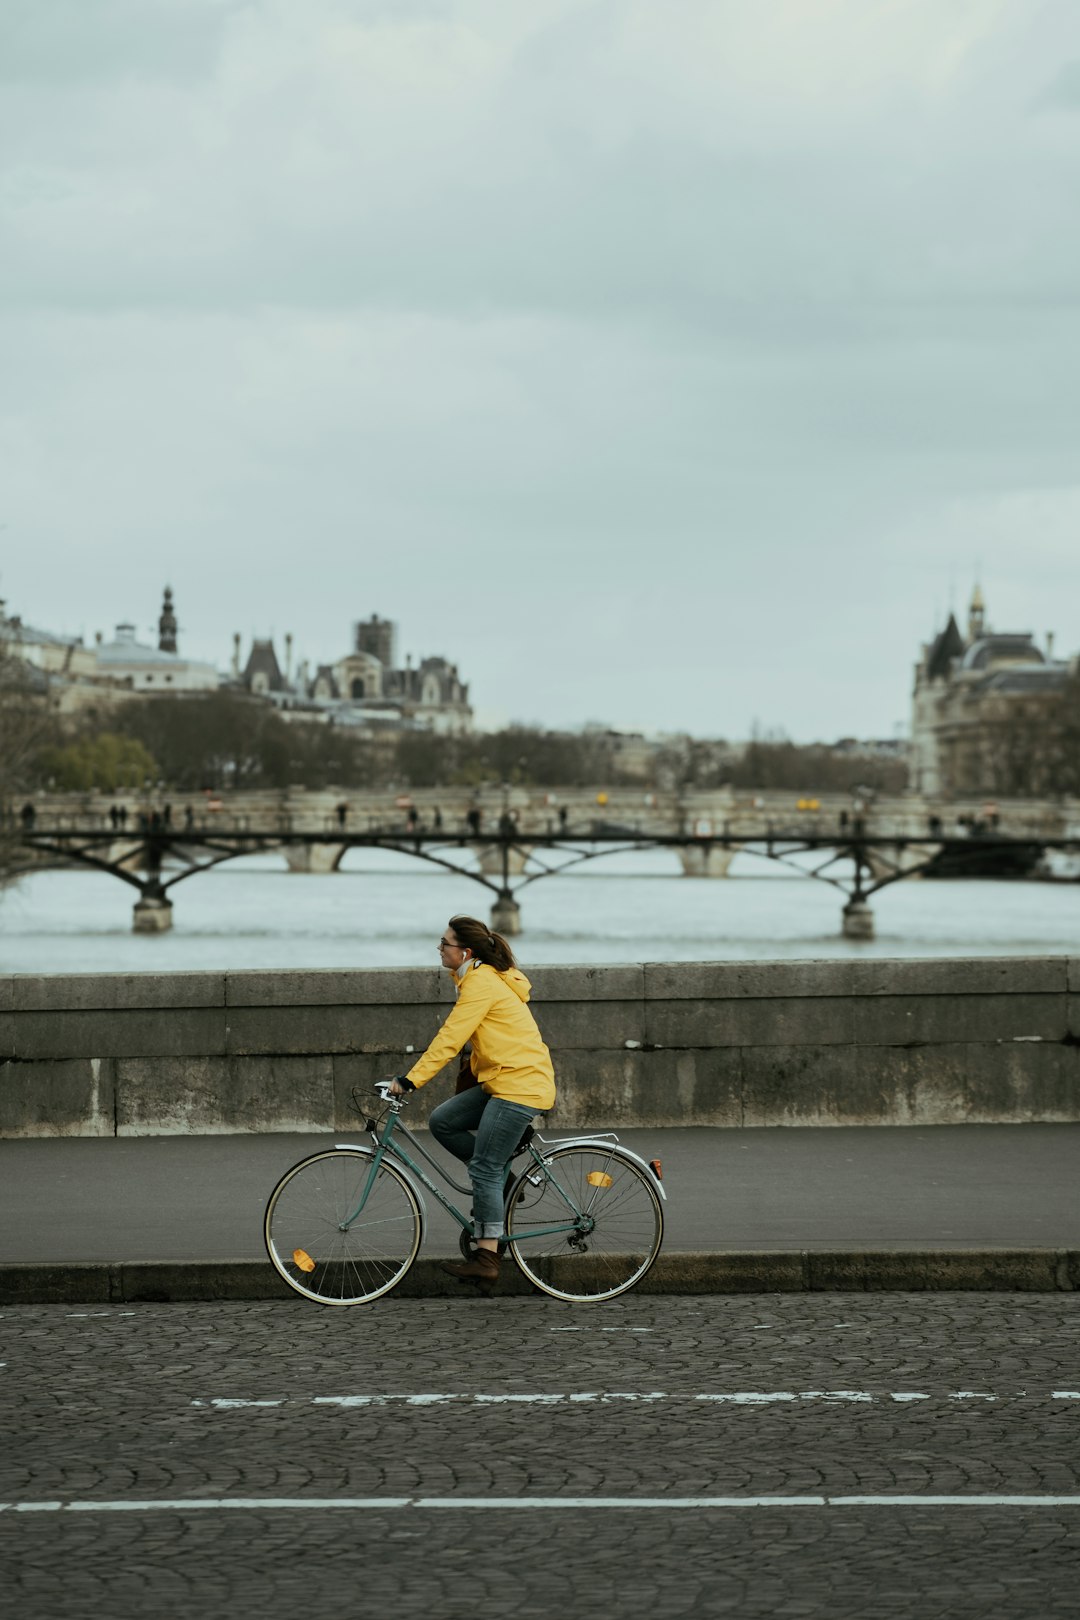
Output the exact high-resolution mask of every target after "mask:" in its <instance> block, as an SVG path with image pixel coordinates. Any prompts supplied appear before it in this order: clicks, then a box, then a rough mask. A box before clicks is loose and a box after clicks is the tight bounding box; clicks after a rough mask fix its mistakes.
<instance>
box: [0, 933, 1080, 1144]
mask: <svg viewBox="0 0 1080 1620" xmlns="http://www.w3.org/2000/svg"><path fill="white" fill-rule="evenodd" d="M530 971H531V977H532V978H533V982H534V1004H535V1010H536V1014H537V1017H538V1019H539V1022H540V1025H541V1027H542V1029H543V1031H544V1035H545V1038H546V1040H547V1041H548V1043H549V1045H550V1046H551V1048H552V1052H553V1055H554V1058H555V1066H556V1073H557V1075H558V1080H559V1087H560V1090H559V1101H558V1104H557V1107H556V1110H555V1112H554V1114H553V1116H552V1123H553V1124H554V1125H555V1126H557V1127H558V1128H559V1129H564V1128H570V1129H577V1128H579V1127H584V1126H601V1125H603V1126H608V1125H617V1124H621V1125H623V1126H626V1127H629V1126H633V1125H661V1126H662V1125H723V1126H739V1125H857V1124H858V1125H862V1124H872V1125H941V1124H955V1123H958V1122H962V1121H965V1120H970V1121H976V1122H981V1123H1017V1122H1025V1121H1053V1120H1069V1121H1076V1120H1080V959H1078V960H1076V961H1072V960H1068V959H1066V958H1063V957H1038V958H1014V957H1010V958H1001V959H985V958H984V959H975V960H970V961H969V960H932V961H910V960H907V961H874V962H778V963H776V962H769V963H765V962H707V963H684V964H667V963H648V964H644V965H642V964H633V965H626V966H617V967H598V968H589V967H547V968H537V969H535V970H530ZM451 1001H452V991H451V988H450V986H449V983H448V982H447V980H446V979H445V978H444V976H443V975H441V974H440V973H439V972H438V970H428V969H419V968H402V969H393V970H388V971H384V972H356V973H341V972H319V973H308V972H304V973H287V972H285V973H283V972H276V973H228V974H225V973H176V974H167V975H152V974H132V975H123V974H102V975H96V974H95V975H79V976H75V977H38V976H31V975H16V976H14V977H10V976H9V977H0V1135H4V1136H57V1135H61V1136H62V1135H74V1136H112V1135H121V1136H132V1135H156V1134H160V1133H165V1132H176V1131H191V1132H199V1133H204V1132H215V1131H217V1132H235V1131H296V1130H301V1131H304V1130H310V1131H339V1132H340V1131H345V1130H347V1129H349V1128H350V1127H351V1126H353V1125H354V1124H355V1116H354V1115H353V1114H352V1113H351V1112H350V1109H349V1096H350V1092H351V1089H352V1088H353V1087H354V1086H356V1087H359V1088H360V1089H361V1090H362V1091H364V1090H367V1089H368V1088H369V1087H370V1085H371V1083H372V1082H373V1081H374V1080H375V1079H377V1078H379V1077H381V1076H384V1075H388V1074H394V1073H397V1072H401V1071H402V1070H404V1069H406V1068H407V1067H408V1066H409V1064H410V1063H411V1061H412V1057H411V1056H410V1052H411V1051H412V1052H419V1051H421V1050H422V1049H423V1047H424V1045H425V1044H426V1043H427V1041H428V1040H430V1038H431V1036H432V1035H433V1034H434V1032H435V1030H436V1028H437V1026H438V1024H439V1022H440V1021H441V1019H442V1018H443V1017H444V1016H445V1013H446V1011H447V1009H448V1007H449V1005H450V1004H451ZM446 1095H448V1087H447V1085H446V1084H445V1083H441V1082H440V1081H435V1082H433V1083H432V1085H431V1086H430V1087H429V1088H428V1089H427V1090H426V1091H424V1092H423V1093H422V1094H421V1095H420V1097H419V1098H417V1100H416V1102H415V1103H414V1105H413V1107H412V1108H411V1110H410V1114H409V1118H410V1121H411V1122H413V1123H421V1122H422V1121H423V1120H424V1119H425V1118H426V1116H427V1112H428V1110H429V1108H430V1107H431V1106H432V1105H433V1104H434V1103H435V1102H437V1101H439V1100H440V1098H442V1097H445V1096H446Z"/></svg>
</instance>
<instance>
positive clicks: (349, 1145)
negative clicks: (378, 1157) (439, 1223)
mask: <svg viewBox="0 0 1080 1620" xmlns="http://www.w3.org/2000/svg"><path fill="white" fill-rule="evenodd" d="M334 1146H335V1147H336V1148H338V1149H340V1151H341V1152H342V1153H362V1154H363V1155H364V1157H365V1158H367V1159H370V1158H373V1157H374V1153H375V1150H374V1148H370V1147H367V1146H365V1145H364V1144H362V1143H360V1142H335V1143H334ZM386 1158H387V1160H388V1161H389V1162H390V1163H391V1164H392V1165H393V1166H394V1169H395V1170H397V1171H398V1172H399V1173H400V1174H401V1175H402V1176H404V1178H405V1180H406V1181H407V1182H408V1183H409V1186H410V1187H411V1188H412V1190H413V1192H414V1193H415V1194H416V1202H417V1204H418V1205H419V1206H420V1244H421V1247H422V1246H423V1243H424V1240H425V1238H426V1237H427V1220H428V1214H427V1203H426V1202H425V1200H424V1189H423V1187H419V1186H417V1184H416V1182H415V1181H414V1180H413V1178H412V1176H410V1174H409V1171H408V1167H407V1166H406V1165H404V1164H398V1162H397V1160H396V1159H395V1158H394V1157H393V1155H392V1154H389V1153H388V1154H387V1155H386Z"/></svg>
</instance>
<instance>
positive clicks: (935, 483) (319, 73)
mask: <svg viewBox="0 0 1080 1620" xmlns="http://www.w3.org/2000/svg"><path fill="white" fill-rule="evenodd" d="M0 80H2V83H0V93H2V97H0V99H2V114H0V152H2V154H3V160H2V172H0V231H2V240H0V286H2V292H3V315H2V328H0V337H2V344H3V354H2V357H0V358H2V363H0V447H2V457H3V468H2V481H0V524H2V525H3V528H2V530H0V595H2V596H3V597H5V598H6V599H7V602H8V608H9V611H11V612H18V613H21V614H22V616H23V618H24V619H26V620H27V621H28V622H30V623H33V624H35V625H40V626H42V627H46V628H52V629H55V630H57V631H64V632H68V633H75V634H77V633H80V632H81V633H83V634H85V635H86V637H87V638H88V639H92V637H93V634H94V632H95V630H99V629H100V630H105V631H107V632H111V630H112V627H113V626H114V625H115V624H116V622H117V621H119V620H121V619H125V618H130V619H131V620H133V621H134V622H135V623H136V624H137V626H138V627H139V630H140V634H142V635H143V636H144V637H145V639H151V636H150V628H151V626H152V625H154V624H155V621H156V617H157V613H158V611H159V608H160V600H161V591H162V587H163V586H164V585H165V584H166V583H169V584H171V585H172V587H173V590H174V592H175V595H176V599H177V606H178V611H179V616H180V622H181V650H182V651H183V652H186V653H189V654H191V655H193V656H198V657H203V658H208V659H211V660H213V661H214V662H215V663H217V664H219V665H220V666H222V667H225V666H226V665H227V663H228V659H229V655H230V651H231V638H232V633H233V631H234V630H239V631H240V632H241V633H242V635H243V638H244V646H245V654H246V649H247V644H248V642H249V638H250V637H251V636H252V635H269V634H271V633H273V634H274V635H275V636H276V637H277V639H278V644H279V650H280V646H281V641H282V638H283V636H284V633H285V632H286V631H287V630H291V631H292V633H293V635H294V638H295V644H296V647H297V649H298V653H299V655H300V656H307V657H308V658H311V659H313V660H316V661H319V662H324V661H327V662H329V661H332V660H333V659H334V658H336V657H338V656H340V655H341V654H343V653H344V652H345V651H347V650H348V647H349V642H350V635H351V625H352V622H353V621H354V620H355V619H357V618H360V617H367V616H368V615H370V614H371V613H373V612H377V613H380V614H382V615H385V616H389V617H391V618H393V619H395V620H397V621H398V623H399V626H400V632H399V646H400V649H401V651H402V652H403V653H404V652H406V651H410V652H412V654H413V655H414V656H416V657H419V656H421V655H424V654H430V653H441V654H443V655H445V656H446V657H448V658H450V659H451V660H454V661H456V662H457V663H458V664H459V665H460V668H461V671H462V674H463V676H464V677H465V678H466V679H467V680H469V681H470V682H471V690H472V697H473V701H474V703H475V705H476V708H477V711H478V714H479V717H480V718H481V720H482V721H485V722H487V723H492V724H493V723H497V722H499V721H502V720H507V719H516V720H524V721H537V722H542V723H544V724H548V725H574V724H579V723H581V722H583V721H586V720H603V721H607V722H609V723H611V724H615V725H618V726H622V727H627V728H646V729H649V730H658V729H664V730H691V731H694V732H697V733H699V734H703V735H719V736H728V737H742V736H745V735H747V734H748V733H749V731H750V729H751V727H752V726H753V725H754V723H755V722H757V723H758V724H759V725H761V726H763V727H768V728H772V727H782V728H784V729H785V730H786V731H787V732H788V733H789V734H790V735H791V736H793V737H796V738H798V739H800V740H811V739H814V738H818V737H822V738H832V737H836V736H841V735H849V734H856V735H861V736H890V735H894V734H895V731H896V727H897V725H898V724H903V723H906V720H907V714H908V702H909V691H910V685H911V668H912V664H913V661H914V659H915V657H916V655H917V653H918V649H919V644H920V642H921V641H922V640H924V639H926V638H927V637H928V636H929V635H930V634H931V633H932V631H933V630H934V629H935V627H940V624H941V623H942V621H943V617H944V615H945V613H946V612H947V610H948V608H949V606H950V605H955V606H957V608H966V603H967V599H968V596H969V594H970V590H971V586H972V583H973V580H974V578H975V576H976V574H978V576H979V577H980V578H981V581H982V584H983V588H984V591H985V594H986V597H987V601H988V608H989V617H990V620H991V622H992V624H993V625H994V627H995V628H998V629H1020V630H1032V631H1034V632H1036V633H1037V634H1038V635H1039V636H1040V638H1041V637H1042V636H1043V635H1044V634H1045V632H1046V631H1048V630H1053V631H1055V632H1056V635H1057V648H1056V650H1057V651H1059V652H1073V651H1076V650H1077V649H1080V589H1078V584H1080V548H1078V537H1080V343H1078V338H1080V315H1078V297H1080V209H1078V203H1077V199H1078V197H1080V172H1078V170H1080V163H1078V160H1080V5H1078V4H1077V3H1076V0H663V3H661V0H640V3H637V0H511V3H508V0H303V3H298V0H4V4H3V6H2V8H0Z"/></svg>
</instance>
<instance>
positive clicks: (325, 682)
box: [232, 614, 472, 736]
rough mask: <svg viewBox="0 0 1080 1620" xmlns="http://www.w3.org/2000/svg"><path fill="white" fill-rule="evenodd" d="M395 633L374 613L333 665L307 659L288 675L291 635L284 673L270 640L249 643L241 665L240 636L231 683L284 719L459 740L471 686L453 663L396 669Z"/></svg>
mask: <svg viewBox="0 0 1080 1620" xmlns="http://www.w3.org/2000/svg"><path fill="white" fill-rule="evenodd" d="M396 645H397V627H396V625H395V624H394V623H393V622H392V621H391V620H389V619H380V618H379V617H378V615H377V614H372V616H371V618H370V619H366V620H362V621H360V622H359V623H357V624H355V625H354V626H353V644H352V647H351V649H350V650H349V651H348V652H347V653H345V654H343V656H342V657H340V658H338V659H337V660H336V661H335V662H333V663H319V664H316V665H315V667H314V671H312V670H311V669H310V667H309V665H308V663H307V661H306V660H305V661H303V662H301V664H300V666H299V668H298V669H297V671H296V673H295V675H294V674H293V672H292V637H291V636H286V638H285V647H286V657H285V667H284V669H282V667H281V665H280V664H279V662H278V658H277V654H276V652H275V650H274V645H273V642H272V641H269V640H256V641H254V642H253V643H252V647H251V652H250V654H249V656H248V659H247V663H246V664H245V665H244V666H243V668H241V665H240V637H239V636H238V635H237V636H234V637H233V659H232V678H233V682H234V684H236V685H239V686H242V687H244V688H245V689H246V690H247V691H249V692H251V693H253V694H254V695H257V696H263V697H266V698H268V699H269V700H270V701H271V702H273V703H274V704H275V706H276V707H277V708H279V709H280V710H281V711H282V713H283V714H284V715H285V716H286V718H289V719H298V720H302V719H308V720H310V719H321V720H326V721H333V723H334V724H335V725H343V726H353V727H358V728H362V729H367V730H386V729H398V730H417V731H437V732H441V733H444V734H449V735H457V736H463V735H465V734H466V733H468V732H470V731H471V730H472V708H471V706H470V704H469V688H468V686H467V685H466V684H465V683H464V682H463V681H462V679H461V677H460V675H459V674H458V669H457V665H456V664H451V663H450V662H449V661H448V660H447V659H445V658H438V657H428V658H423V659H421V660H420V662H419V663H418V664H414V663H413V661H412V658H411V656H410V655H409V654H406V656H405V662H404V665H402V666H399V665H398V663H397V656H396Z"/></svg>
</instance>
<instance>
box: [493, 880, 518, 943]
mask: <svg viewBox="0 0 1080 1620" xmlns="http://www.w3.org/2000/svg"><path fill="white" fill-rule="evenodd" d="M491 926H492V928H494V930H495V932H496V933H497V934H505V935H507V936H508V937H509V936H510V935H512V934H520V933H521V907H520V906H519V905H518V903H517V901H516V900H515V899H514V896H513V895H512V894H511V893H510V890H509V889H504V890H503V891H502V893H501V894H500V895H499V897H498V899H497V900H496V901H495V904H494V905H493V906H492V908H491Z"/></svg>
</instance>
